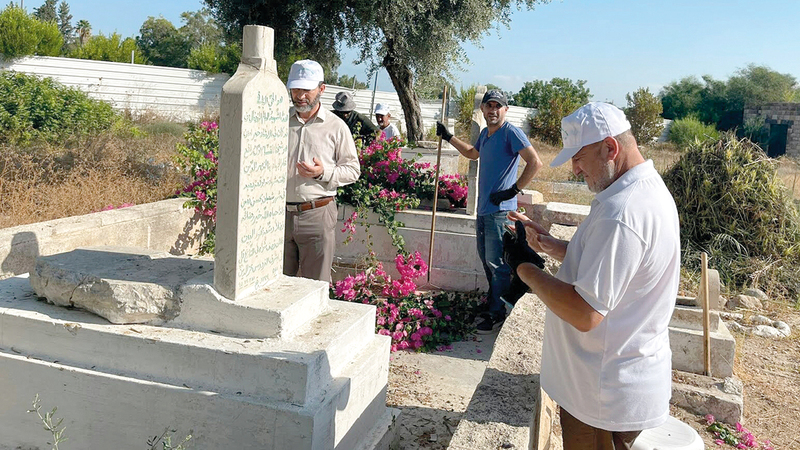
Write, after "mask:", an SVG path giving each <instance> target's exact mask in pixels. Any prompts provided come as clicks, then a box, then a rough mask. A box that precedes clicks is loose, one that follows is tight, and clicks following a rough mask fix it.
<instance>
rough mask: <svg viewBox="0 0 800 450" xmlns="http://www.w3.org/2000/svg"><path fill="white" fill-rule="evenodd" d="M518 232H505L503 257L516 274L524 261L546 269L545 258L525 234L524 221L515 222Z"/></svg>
mask: <svg viewBox="0 0 800 450" xmlns="http://www.w3.org/2000/svg"><path fill="white" fill-rule="evenodd" d="M514 227H515V230H516V233H511V232H510V231H506V232H505V233H504V234H503V259H504V260H505V262H506V264H508V265H509V266H510V267H511V271H512V272H514V276H516V273H517V267H518V266H519V265H520V264H522V263H531V264H533V265H535V266H537V267H539V268H540V269H544V258H542V257H541V256H539V254H538V253H536V252H535V251H534V250H533V249H532V248H530V246H528V241H527V239H526V235H525V225H524V224H523V223H522V221H520V220H517V221H516V222H514Z"/></svg>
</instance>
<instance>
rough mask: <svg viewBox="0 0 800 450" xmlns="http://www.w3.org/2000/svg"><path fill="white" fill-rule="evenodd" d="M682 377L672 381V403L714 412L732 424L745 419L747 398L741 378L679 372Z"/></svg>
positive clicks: (686, 408) (698, 412)
mask: <svg viewBox="0 0 800 450" xmlns="http://www.w3.org/2000/svg"><path fill="white" fill-rule="evenodd" d="M676 373H677V374H678V377H679V378H680V379H681V381H683V382H680V381H675V380H673V382H672V399H670V403H672V404H673V405H675V406H679V407H681V408H683V409H685V410H687V411H691V412H692V413H694V414H698V415H701V416H704V415H706V414H712V415H713V416H714V418H716V419H717V420H719V421H722V422H725V423H727V424H730V425H735V424H736V423H737V422H741V421H742V417H743V415H744V398H743V393H742V382H741V381H739V380H738V379H737V378H733V377H731V378H725V379H722V378H712V377H706V376H703V375H697V374H693V373H685V372H676Z"/></svg>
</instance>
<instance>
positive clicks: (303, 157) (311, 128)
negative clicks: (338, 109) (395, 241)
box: [283, 59, 361, 281]
mask: <svg viewBox="0 0 800 450" xmlns="http://www.w3.org/2000/svg"><path fill="white" fill-rule="evenodd" d="M323 78H324V74H323V71H322V66H320V65H319V63H317V62H316V61H311V60H307V59H304V60H301V61H297V62H295V63H294V64H292V67H291V69H290V70H289V80H288V82H287V83H286V87H287V88H289V91H290V92H291V95H292V104H293V105H294V108H293V110H292V111H291V112H290V114H289V155H288V173H287V177H286V229H285V233H284V244H283V272H284V273H285V274H286V275H289V276H299V277H305V278H313V279H315V280H321V281H331V264H332V263H333V255H334V253H335V251H336V235H335V230H336V219H337V216H338V214H337V209H336V197H335V196H336V188H338V187H339V186H345V185H348V184H350V183H353V182H355V181H356V180H358V177H359V175H361V167H360V166H359V163H358V153H357V152H356V146H355V143H354V142H353V136H352V135H351V134H350V130H349V129H348V128H347V125H346V124H345V123H344V122H343V121H342V120H341V119H339V118H338V117H336V116H335V115H333V114H331V113H330V112H328V111H327V110H326V109H325V108H321V107H320V102H319V99H320V96H321V95H322V93H323V92H325V84H324V83H323Z"/></svg>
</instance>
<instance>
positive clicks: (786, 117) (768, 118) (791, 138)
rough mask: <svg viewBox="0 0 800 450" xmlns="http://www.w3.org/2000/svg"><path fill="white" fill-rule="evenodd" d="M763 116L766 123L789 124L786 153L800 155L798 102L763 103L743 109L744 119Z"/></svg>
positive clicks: (799, 107) (794, 155)
mask: <svg viewBox="0 0 800 450" xmlns="http://www.w3.org/2000/svg"><path fill="white" fill-rule="evenodd" d="M753 117H763V118H764V121H765V123H766V124H767V125H772V124H783V125H789V131H788V133H787V135H786V155H787V156H793V157H800V127H795V124H800V103H765V104H763V105H759V106H753V107H748V108H745V109H744V120H745V121H747V120H748V119H752V118H753Z"/></svg>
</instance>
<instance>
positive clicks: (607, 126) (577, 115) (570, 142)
mask: <svg viewBox="0 0 800 450" xmlns="http://www.w3.org/2000/svg"><path fill="white" fill-rule="evenodd" d="M630 129H631V124H630V122H628V119H626V118H625V113H624V112H622V110H620V109H619V108H617V107H616V106H614V105H611V104H609V103H603V102H591V103H587V104H585V105H583V106H581V107H580V108H578V110H577V111H575V112H574V113H572V114H570V115H568V116H567V117H564V118H563V119H561V141H562V142H563V144H564V148H563V149H561V152H560V153H559V154H558V155H557V156H556V158H555V159H554V160H553V162H551V163H550V166H551V167H556V166H560V165H561V164H564V163H565V162H567V161H569V160H570V159H571V158H572V157H573V156H575V154H576V153H578V151H580V149H581V148H583V147H585V146H587V145H590V144H594V143H595V142H600V141H602V140H603V139H605V138H607V137H609V136H611V137H614V136H618V135H620V134H622V133H624V132H626V131H628V130H630Z"/></svg>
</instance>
